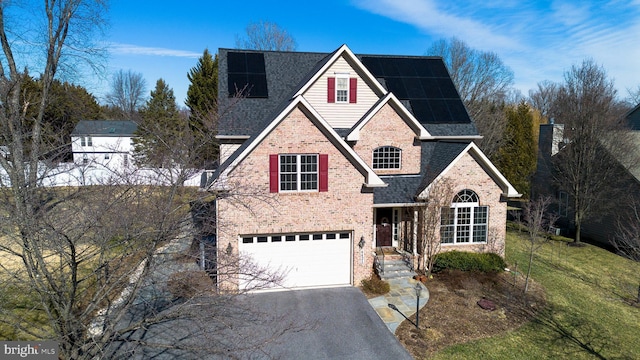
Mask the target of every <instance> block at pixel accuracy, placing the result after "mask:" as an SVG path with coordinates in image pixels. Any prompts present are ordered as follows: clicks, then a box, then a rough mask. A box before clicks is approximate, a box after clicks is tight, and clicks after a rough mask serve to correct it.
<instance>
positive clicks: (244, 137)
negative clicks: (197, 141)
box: [215, 135, 250, 140]
mask: <svg viewBox="0 0 640 360" xmlns="http://www.w3.org/2000/svg"><path fill="white" fill-rule="evenodd" d="M215 138H216V139H219V140H247V139H248V138H250V136H249V135H216V136H215Z"/></svg>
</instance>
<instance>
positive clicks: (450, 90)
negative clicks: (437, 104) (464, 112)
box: [436, 78, 458, 99]
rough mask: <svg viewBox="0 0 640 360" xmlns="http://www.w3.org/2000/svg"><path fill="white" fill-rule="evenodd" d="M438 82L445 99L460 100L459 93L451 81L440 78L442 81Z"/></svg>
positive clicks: (438, 80)
mask: <svg viewBox="0 0 640 360" xmlns="http://www.w3.org/2000/svg"><path fill="white" fill-rule="evenodd" d="M436 82H437V83H438V88H440V92H441V93H442V97H443V98H448V99H457V98H458V92H457V91H456V88H455V86H454V85H453V82H452V81H451V80H450V79H447V78H440V79H437V80H436Z"/></svg>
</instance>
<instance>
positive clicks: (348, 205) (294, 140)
mask: <svg viewBox="0 0 640 360" xmlns="http://www.w3.org/2000/svg"><path fill="white" fill-rule="evenodd" d="M284 153H289V154H307V153H308V154H328V157H329V189H328V191H327V192H310V193H309V192H304V193H270V192H269V155H271V154H284ZM230 182H231V183H232V184H233V185H232V186H233V188H235V189H246V190H240V191H239V192H244V193H246V194H247V195H248V196H246V198H244V199H237V198H229V199H224V198H223V199H220V200H218V213H219V215H218V224H219V230H218V249H219V250H218V251H219V253H221V254H220V255H221V256H223V255H224V254H222V253H223V252H225V251H226V249H228V248H229V244H231V247H230V249H232V251H233V253H235V254H237V249H238V242H239V237H240V236H242V235H253V234H287V233H300V232H325V231H340V232H344V231H349V232H351V233H352V239H353V243H354V244H353V245H352V249H353V254H352V264H353V267H352V284H353V285H356V286H357V285H359V284H360V281H361V280H362V279H364V278H366V277H368V276H369V275H370V274H371V270H372V268H373V258H372V257H371V256H369V253H368V252H367V254H366V255H367V256H365V257H364V258H365V260H364V263H362V262H361V254H360V251H361V250H360V248H359V247H358V246H357V243H358V242H359V241H360V238H361V237H364V240H365V242H366V244H367V245H366V246H365V249H370V248H371V243H372V241H373V233H372V223H373V210H372V204H373V194H372V193H371V192H366V191H363V186H362V185H363V183H364V176H363V175H362V174H361V173H360V172H359V171H358V170H357V169H356V168H354V166H353V164H351V162H350V161H349V160H348V159H347V158H346V157H345V156H344V155H343V154H342V153H341V152H340V151H339V150H338V149H337V148H336V147H335V146H334V145H333V144H332V143H331V142H330V141H329V139H328V138H327V137H326V136H325V135H324V134H323V133H322V132H321V131H320V130H319V129H318V128H317V127H316V126H315V125H314V124H313V123H312V122H311V120H309V118H308V117H307V116H306V115H305V113H304V112H303V111H301V110H300V109H299V108H296V109H294V110H293V111H292V112H291V113H290V114H289V115H288V116H286V118H284V119H283V120H282V122H281V123H280V124H279V125H278V126H277V127H276V128H275V129H274V130H273V131H272V132H271V133H270V134H268V135H267V136H266V137H265V139H264V140H263V141H262V142H261V143H260V144H259V145H258V146H257V147H256V148H255V149H254V151H253V152H251V154H249V155H248V156H247V157H246V158H245V159H244V160H243V161H242V162H241V163H240V164H239V166H238V167H237V168H236V169H235V170H234V171H233V173H232V177H231V179H230ZM237 200H239V201H237ZM327 266H331V259H327ZM220 280H221V281H222V282H224V281H225V279H222V278H221V279H220ZM227 280H229V279H227Z"/></svg>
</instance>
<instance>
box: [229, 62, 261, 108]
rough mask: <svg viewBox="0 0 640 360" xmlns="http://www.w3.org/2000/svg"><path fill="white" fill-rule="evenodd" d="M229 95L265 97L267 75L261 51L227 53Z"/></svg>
mask: <svg viewBox="0 0 640 360" xmlns="http://www.w3.org/2000/svg"><path fill="white" fill-rule="evenodd" d="M227 69H228V71H227V90H228V93H229V97H233V96H244V97H247V98H267V97H269V92H268V90H267V75H266V71H265V65H264V54H263V53H241V52H229V53H227Z"/></svg>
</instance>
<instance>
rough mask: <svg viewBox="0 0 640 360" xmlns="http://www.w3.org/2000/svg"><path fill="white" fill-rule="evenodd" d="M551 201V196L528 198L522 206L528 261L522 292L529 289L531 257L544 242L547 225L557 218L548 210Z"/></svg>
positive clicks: (549, 225)
mask: <svg viewBox="0 0 640 360" xmlns="http://www.w3.org/2000/svg"><path fill="white" fill-rule="evenodd" d="M552 203H553V200H552V198H551V197H538V198H537V199H536V200H530V201H529V202H527V203H526V204H525V205H524V207H523V214H522V218H521V219H522V222H521V224H522V225H523V226H525V227H526V228H527V232H528V235H529V236H528V239H527V240H528V241H529V244H528V247H529V263H528V265H527V275H526V277H525V280H524V292H527V291H529V278H530V277H531V268H532V267H533V258H534V255H535V254H536V252H537V251H538V250H539V249H540V247H541V246H542V245H543V244H544V243H546V241H547V240H548V238H547V237H546V236H545V235H546V233H547V232H548V230H549V227H551V226H553V225H554V224H555V222H556V220H557V215H556V214H554V213H551V212H549V206H551V204H552Z"/></svg>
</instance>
